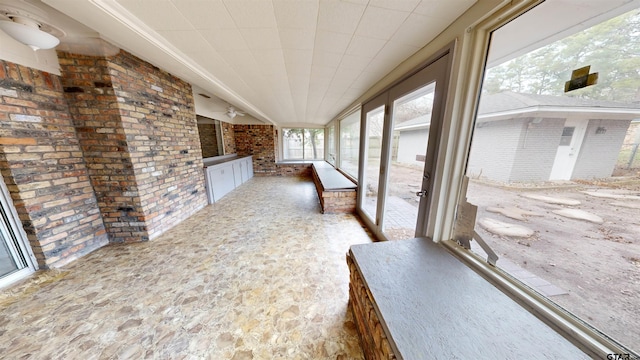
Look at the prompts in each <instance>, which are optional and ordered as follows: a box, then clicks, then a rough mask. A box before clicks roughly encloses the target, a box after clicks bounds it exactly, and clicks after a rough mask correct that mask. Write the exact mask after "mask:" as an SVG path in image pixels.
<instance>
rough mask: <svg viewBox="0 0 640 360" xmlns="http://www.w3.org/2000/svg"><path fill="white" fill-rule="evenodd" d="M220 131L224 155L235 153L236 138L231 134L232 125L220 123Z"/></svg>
mask: <svg viewBox="0 0 640 360" xmlns="http://www.w3.org/2000/svg"><path fill="white" fill-rule="evenodd" d="M220 129H222V142H223V144H224V155H229V154H235V153H236V137H235V134H234V133H233V124H230V123H228V122H224V121H220Z"/></svg>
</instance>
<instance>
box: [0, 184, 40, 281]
mask: <svg viewBox="0 0 640 360" xmlns="http://www.w3.org/2000/svg"><path fill="white" fill-rule="evenodd" d="M0 206H2V211H0V217H1V218H0V231H2V235H3V237H4V238H5V239H7V247H8V248H9V252H10V253H11V254H10V255H11V256H12V257H13V258H14V261H16V262H17V263H18V264H20V267H22V268H21V269H19V270H17V271H14V272H12V273H11V274H9V275H7V276H4V277H2V278H0V288H2V287H5V286H8V285H10V284H11V283H14V282H16V281H18V280H20V279H22V278H24V277H26V276H28V275H30V274H32V273H33V272H35V271H36V270H37V269H38V261H37V259H36V257H35V255H34V254H33V251H32V250H31V246H30V245H29V240H28V238H27V234H26V233H25V231H24V229H23V227H22V222H20V218H19V217H18V212H17V211H16V209H15V207H14V205H13V201H12V199H11V195H10V194H9V189H7V186H6V185H5V183H4V178H3V177H2V175H0ZM0 241H1V240H0Z"/></svg>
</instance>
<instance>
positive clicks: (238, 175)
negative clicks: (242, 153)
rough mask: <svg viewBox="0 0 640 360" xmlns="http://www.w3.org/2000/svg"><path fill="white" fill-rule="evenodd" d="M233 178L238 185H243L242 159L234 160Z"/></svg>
mask: <svg viewBox="0 0 640 360" xmlns="http://www.w3.org/2000/svg"><path fill="white" fill-rule="evenodd" d="M233 179H234V180H233V181H234V183H235V184H236V187H238V186H240V185H242V163H241V162H240V161H234V162H233Z"/></svg>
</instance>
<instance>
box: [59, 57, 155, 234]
mask: <svg viewBox="0 0 640 360" xmlns="http://www.w3.org/2000/svg"><path fill="white" fill-rule="evenodd" d="M58 57H59V62H60V66H61V69H62V81H63V84H64V93H65V97H66V99H67V102H68V104H69V110H70V112H71V116H72V117H73V122H74V125H75V127H76V130H77V132H78V138H79V140H80V144H81V146H82V151H83V152H84V158H85V161H86V162H87V167H88V169H89V175H90V177H91V183H92V184H93V188H94V190H95V193H96V196H97V198H98V205H99V207H100V212H101V213H102V217H103V220H104V224H105V227H106V230H107V232H108V234H109V239H110V240H111V241H112V242H131V241H140V240H148V239H149V235H148V227H147V225H146V224H145V217H144V212H143V209H142V205H141V203H140V194H139V192H138V187H137V185H136V182H135V173H134V171H133V164H132V162H131V156H130V153H129V151H128V144H127V137H126V135H125V133H124V129H123V125H122V119H121V116H120V104H119V103H118V98H117V96H116V94H115V90H114V89H113V85H112V83H111V75H110V74H109V68H108V67H107V64H108V61H107V60H106V59H104V58H100V57H91V56H82V55H73V54H68V53H59V55H58ZM131 108H134V109H135V107H131Z"/></svg>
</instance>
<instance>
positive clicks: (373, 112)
mask: <svg viewBox="0 0 640 360" xmlns="http://www.w3.org/2000/svg"><path fill="white" fill-rule="evenodd" d="M386 102H387V94H383V96H379V97H377V98H375V99H374V100H372V101H370V102H368V103H367V104H365V105H364V106H363V108H362V113H361V124H362V126H361V127H360V138H361V139H363V141H361V143H360V166H359V170H360V171H359V172H360V174H359V178H360V181H359V191H358V207H359V209H360V210H361V213H362V215H364V218H366V220H367V221H368V222H369V223H370V224H371V225H374V227H378V226H379V224H380V220H381V219H380V212H379V205H380V204H379V199H380V194H381V193H382V189H381V183H380V177H381V176H382V175H383V174H384V168H383V166H382V164H384V161H383V159H382V155H383V147H382V142H383V140H384V134H383V132H384V127H385V122H386V120H385V119H386V118H387V104H386Z"/></svg>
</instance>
